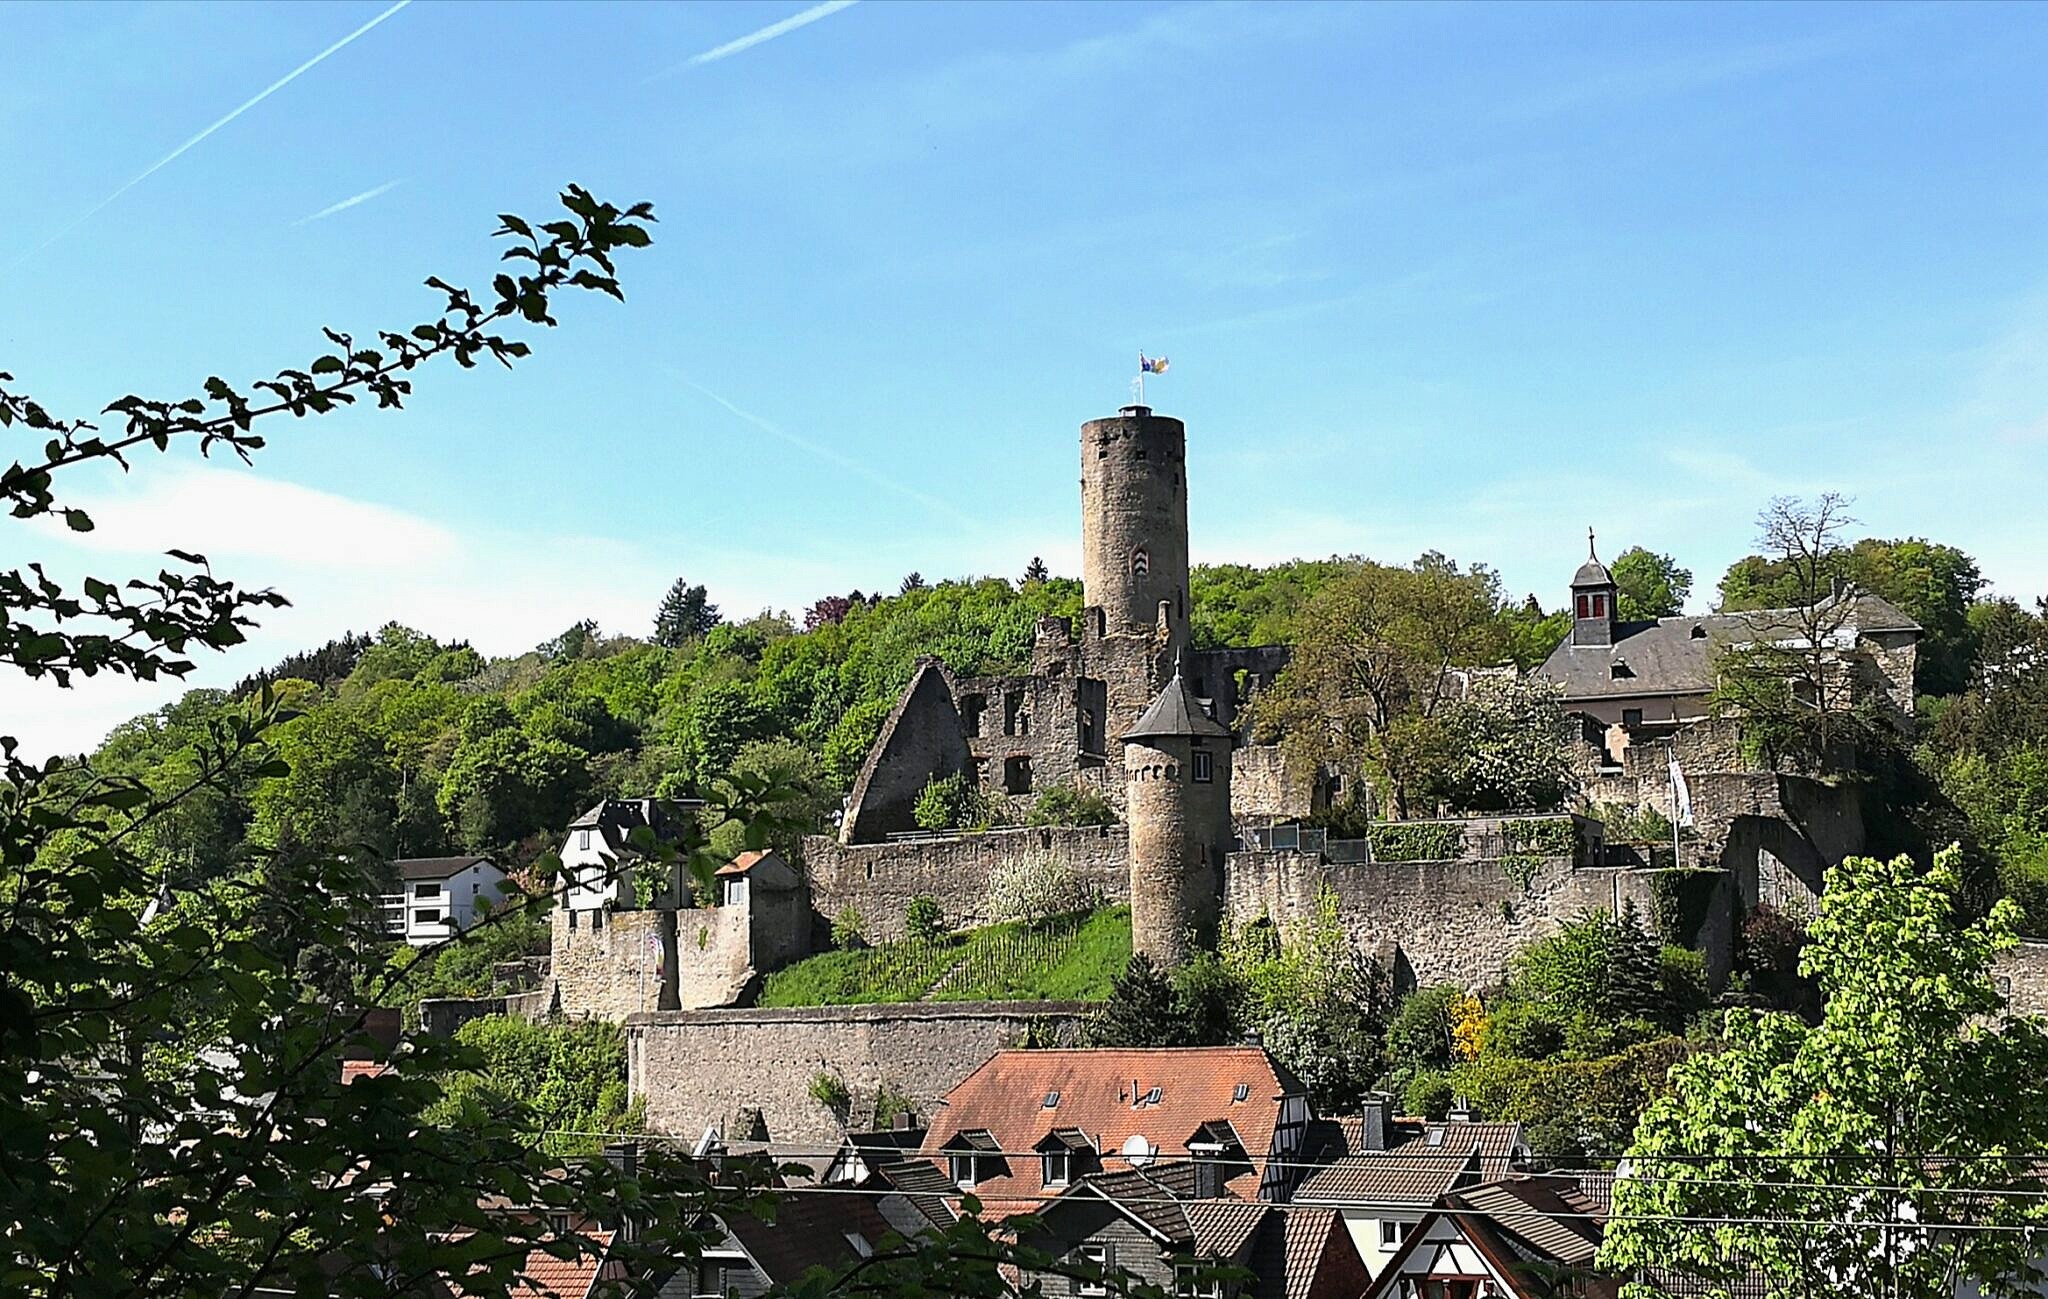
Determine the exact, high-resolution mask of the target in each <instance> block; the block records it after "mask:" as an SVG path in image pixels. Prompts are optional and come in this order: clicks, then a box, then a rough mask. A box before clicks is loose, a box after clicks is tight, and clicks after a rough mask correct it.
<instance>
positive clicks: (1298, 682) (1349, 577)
mask: <svg viewBox="0 0 2048 1299" xmlns="http://www.w3.org/2000/svg"><path fill="white" fill-rule="evenodd" d="M1499 611H1500V594H1499V584H1498V582H1497V580H1496V579H1495V578H1494V576H1493V574H1492V573H1491V572H1489V571H1487V570H1486V569H1483V568H1474V569H1471V570H1469V571H1461V570H1460V569H1459V568H1458V566H1457V565H1456V564H1454V563H1452V562H1451V561H1449V560H1447V559H1445V558H1444V557H1443V556H1441V555H1436V554H1429V555H1424V556H1423V557H1422V558H1421V559H1419V560H1417V561H1416V562H1415V563H1414V564H1413V565H1412V566H1410V567H1408V568H1390V567H1387V566H1385V565H1381V564H1373V563H1365V562H1361V563H1358V564H1356V565H1353V566H1351V567H1350V568H1349V569H1348V570H1347V571H1346V572H1344V573H1343V574H1341V575H1339V576H1337V577H1335V578H1333V579H1332V580H1331V581H1330V582H1329V583H1328V585H1326V586H1324V587H1323V588H1322V589H1321V590H1320V591H1318V592H1317V593H1316V594H1315V595H1314V596H1313V597H1312V598H1311V599H1309V600H1308V601H1307V603H1306V604H1305V605H1304V606H1303V607H1302V610H1301V613H1300V615H1299V616H1298V618H1297V619H1296V635H1295V644H1294V653H1293V657H1292V659H1291V660H1290V661H1289V663H1288V666H1287V668H1286V670H1285V671H1284V672H1282V673H1281V674H1280V678H1279V680H1278V681H1276V682H1275V683H1274V687H1273V689H1272V690H1271V691H1269V692H1268V693H1267V695H1266V696H1265V697H1264V698H1263V699H1261V700H1259V701H1257V702H1256V703H1255V705H1254V709H1253V711H1254V719H1253V720H1254V725H1255V726H1256V727H1257V728H1259V729H1260V730H1262V731H1277V732H1278V733H1279V735H1280V736H1281V737H1282V743H1283V744H1284V745H1285V746H1286V749H1287V751H1288V756H1289V760H1290V764H1291V765H1292V766H1294V767H1295V768H1296V769H1297V770H1302V771H1315V770H1318V769H1320V768H1323V767H1333V768H1335V769H1337V770H1339V771H1342V772H1345V773H1348V774H1350V775H1354V776H1357V775H1364V776H1366V777H1369V778H1370V779H1371V781H1372V782H1373V783H1374V784H1376V785H1378V786H1379V788H1380V790H1381V792H1382V793H1383V794H1384V795H1385V797H1386V799H1387V802H1388V804H1389V805H1390V807H1391V809H1392V811H1393V813H1394V815H1395V816H1397V817H1398V816H1406V815H1408V814H1409V811H1410V809H1411V807H1412V806H1414V805H1417V804H1419V803H1421V802H1422V801H1424V800H1425V799H1426V798H1427V797H1429V796H1432V795H1434V794H1436V793H1438V792H1439V791H1440V790H1441V789H1442V787H1443V784H1444V782H1445V779H1446V775H1445V764H1446V762H1447V761H1448V760H1449V758H1450V756H1451V744H1450V742H1449V740H1448V737H1446V736H1445V735H1444V734H1443V733H1442V731H1441V729H1440V728H1439V727H1438V726H1437V725H1436V724H1435V723H1436V720H1437V715H1438V713H1439V712H1440V711H1441V710H1442V708H1443V707H1444V705H1445V704H1446V703H1448V702H1450V701H1451V700H1452V699H1454V698H1455V697H1456V693H1457V691H1456V688H1455V682H1454V680H1453V678H1452V676H1451V674H1450V671H1449V670H1450V669H1451V668H1453V667H1459V666H1467V665H1481V664H1491V663H1497V662H1499V661H1500V659H1501V658H1502V657H1503V656H1504V653H1505V649H1506V646H1505V640H1504V634H1503V630H1502V627H1501V624H1500V621H1499V618H1498V614H1499ZM1354 784H1355V782H1354Z"/></svg>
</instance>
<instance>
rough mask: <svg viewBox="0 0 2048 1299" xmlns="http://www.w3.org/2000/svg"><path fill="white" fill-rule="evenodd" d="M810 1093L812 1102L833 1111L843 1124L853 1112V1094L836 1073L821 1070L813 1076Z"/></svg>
mask: <svg viewBox="0 0 2048 1299" xmlns="http://www.w3.org/2000/svg"><path fill="white" fill-rule="evenodd" d="M810 1093H811V1099H812V1100H814V1101H816V1102H818V1104H820V1105H823V1106H824V1107H825V1108H826V1109H828V1110H831V1111H832V1113H833V1114H834V1115H835V1116H836V1117H837V1118H838V1119H839V1121H840V1122H842V1123H844V1122H845V1121H846V1116H847V1115H848V1114H849V1113H851V1112H852V1110H853V1093H852V1092H850V1091H848V1090H847V1087H846V1080H845V1079H844V1078H841V1077H840V1076H839V1075H838V1074H836V1073H832V1072H830V1071H828V1070H824V1069H820V1070H818V1072H816V1073H814V1074H812V1075H811V1086H810Z"/></svg>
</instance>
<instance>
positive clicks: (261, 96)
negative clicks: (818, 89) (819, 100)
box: [14, 0, 801, 267]
mask: <svg viewBox="0 0 2048 1299" xmlns="http://www.w3.org/2000/svg"><path fill="white" fill-rule="evenodd" d="M411 3H412V0H398V2H397V3H396V4H394V5H392V6H391V7H390V8H389V9H386V10H385V11H384V12H383V13H380V14H378V15H377V16H376V17H375V18H372V19H371V20H370V21H368V22H366V23H364V24H363V25H362V26H361V27H358V28H356V29H355V30H354V31H352V32H350V33H349V34H348V35H346V36H344V37H342V38H341V39H340V40H338V41H336V42H335V43H334V44H332V45H330V46H328V47H327V48H326V49H324V50H322V51H320V52H319V53H318V54H315V55H314V56H313V57H312V58H310V59H307V60H306V61H305V62H304V63H301V64H300V65H299V66H298V67H296V68H293V69H292V70H291V71H290V72H287V73H285V74H284V75H283V76H281V77H279V78H278V79H277V80H275V81H273V82H271V83H270V84H269V85H267V86H265V87H264V88H263V89H262V90H260V91H258V92H257V93H256V94H255V95H253V96H251V97H250V98H249V99H247V100H245V101H243V103H242V104H241V105H240V106H239V107H237V108H236V109H234V111H232V112H230V113H228V114H227V115H226V116H224V117H222V118H221V119H220V120H219V121H217V122H215V123H214V124H213V125H211V126H209V127H207V128H206V129H205V130H203V131H201V132H200V133H199V134H197V135H195V136H193V137H192V138H191V139H189V140H187V141H185V143H183V144H181V145H179V146H178V147H177V148H175V149H173V150H171V151H170V152H169V153H167V154H165V155H164V156H163V157H161V158H158V159H157V160H156V161H155V162H153V163H151V164H150V165H149V166H148V167H147V168H145V169H144V170H143V171H141V172H139V173H137V174H136V176H135V177H134V178H133V179H131V180H130V181H129V182H128V183H127V184H125V185H123V186H121V188H119V189H117V190H115V191H114V192H113V193H111V194H109V195H107V196H106V197H105V198H103V199H101V200H100V201H99V202H98V203H96V204H94V205H93V206H92V207H91V208H90V209H88V210H87V211H86V212H85V214H84V215H83V216H80V217H79V218H78V219H77V220H75V221H73V222H72V223H71V224H70V225H68V226H65V227H64V228H63V229H62V230H59V231H58V232H57V233H56V234H53V235H51V236H50V237H49V238H48V239H45V240H43V242H41V243H39V244H37V245H36V246H35V247H34V248H31V249H29V250H28V251H27V252H26V253H24V254H22V256H21V257H20V258H19V259H18V260H16V261H15V263H14V265H15V266H17V267H18V266H20V265H22V264H23V263H24V262H27V261H28V260H29V259H30V258H32V257H34V256H35V255H36V254H37V253H39V252H41V251H43V249H45V248H48V247H49V246H50V245H51V244H54V243H56V242H57V241H58V240H59V239H62V238H63V237H64V236H65V235H68V234H70V233H71V232H72V231H73V230H76V229H78V227H80V226H82V225H84V224H85V223H86V222H87V221H90V220H92V218H94V217H96V216H98V215H99V214H100V213H101V212H104V211H105V210H106V209H107V208H108V207H109V206H111V205H112V204H113V202H114V200H115V199H118V198H120V197H121V196H122V195H123V194H126V193H127V192H128V191H129V190H131V189H134V188H135V187H136V186H137V185H140V184H141V183H142V182H143V181H146V180H148V179H149V178H150V177H151V176H154V175H156V174H157V173H158V172H160V171H162V170H163V169H164V168H165V167H168V166H170V165H171V164H172V163H174V162H176V161H177V160H178V159H179V158H181V157H183V156H184V155H185V154H186V153H188V152H189V151H190V150H191V148H192V146H193V145H196V144H198V143H199V142H200V141H201V140H204V139H205V138H206V137H207V136H209V135H212V134H213V133H214V132H215V131H218V130H220V129H221V128H222V127H223V126H226V125H227V124H228V123H229V122H232V121H234V120H235V119H236V118H238V117H240V116H241V115H242V114H244V113H246V112H248V111H249V110H250V109H252V108H254V107H256V105H258V104H260V103H262V102H263V101H264V100H266V99H268V98H270V97H271V96H272V95H274V94H276V93H277V92H278V91H280V90H283V89H284V88H285V87H286V86H289V85H290V84H291V83H292V82H294V81H297V80H298V79H299V78H300V77H302V76H304V75H305V74H306V73H308V72H311V71H312V70H313V69H314V68H316V67H319V66H320V65H321V64H322V63H324V62H326V61H327V59H328V58H329V57H330V56H332V55H334V54H336V53H338V52H339V51H341V50H342V49H344V48H346V47H347V46H348V45H350V44H352V43H353V42H354V41H355V39H356V38H357V37H359V36H361V35H363V33H365V32H367V31H369V30H370V29H371V28H372V27H375V26H376V25H377V24H378V23H381V22H383V21H384V20H385V19H386V18H389V17H390V16H391V15H393V14H395V13H397V12H398V11H399V10H401V9H403V8H405V7H406V6H407V5H409V4H411ZM799 16H801V15H799Z"/></svg>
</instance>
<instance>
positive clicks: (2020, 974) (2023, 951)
mask: <svg viewBox="0 0 2048 1299" xmlns="http://www.w3.org/2000/svg"><path fill="white" fill-rule="evenodd" d="M1991 974H1992V977H1993V978H1995V979H1997V980H1998V989H1999V991H2000V992H2003V993H2004V994H2005V997H2006V1005H2007V1009H2008V1010H2010V1011H2011V1012H2012V1013H2013V1014H2015V1015H2048V943H2040V942H2023V943H2021V944H2020V945H2019V946H2018V947H2015V948H2013V949H2012V950H2011V951H2008V952H2000V953H1999V954H1998V958H1997V959H1996V960H1995V961H1994V962H1993V963H1992V966H1991Z"/></svg>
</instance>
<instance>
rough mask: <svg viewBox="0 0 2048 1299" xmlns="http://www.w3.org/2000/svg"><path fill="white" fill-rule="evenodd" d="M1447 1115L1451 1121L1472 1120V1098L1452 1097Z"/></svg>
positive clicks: (1465, 1121) (1466, 1121) (1464, 1121)
mask: <svg viewBox="0 0 2048 1299" xmlns="http://www.w3.org/2000/svg"><path fill="white" fill-rule="evenodd" d="M1447 1117H1448V1118H1449V1119H1450V1121H1451V1122H1453V1123H1470V1122H1471V1121H1472V1098H1471V1097H1469V1096H1457V1097H1453V1098H1452V1100H1451V1112H1450V1114H1449V1115H1448V1116H1447Z"/></svg>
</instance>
